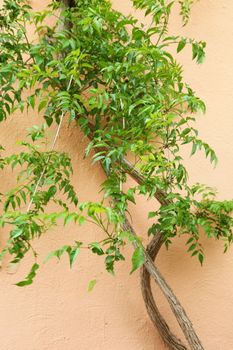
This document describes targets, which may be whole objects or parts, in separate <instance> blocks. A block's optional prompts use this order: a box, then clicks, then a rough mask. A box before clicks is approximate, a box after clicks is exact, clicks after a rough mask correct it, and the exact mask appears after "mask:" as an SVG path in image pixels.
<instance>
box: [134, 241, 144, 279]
mask: <svg viewBox="0 0 233 350" xmlns="http://www.w3.org/2000/svg"><path fill="white" fill-rule="evenodd" d="M144 262H145V253H144V249H143V248H142V247H141V246H139V247H137V248H136V249H135V251H134V253H133V255H132V270H131V273H133V272H134V271H135V270H137V269H138V268H139V267H141V266H142V265H143V264H144Z"/></svg>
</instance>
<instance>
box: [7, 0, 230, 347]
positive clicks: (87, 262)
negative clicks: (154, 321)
mask: <svg viewBox="0 0 233 350" xmlns="http://www.w3.org/2000/svg"><path fill="white" fill-rule="evenodd" d="M44 3H45V1H43V2H41V1H40V2H38V1H36V0H34V4H35V6H37V7H38V8H40V6H43V4H44ZM114 6H115V7H116V8H118V9H120V10H122V11H124V12H126V13H128V12H130V1H129V0H114ZM139 16H140V14H139ZM173 22H174V23H173V24H172V26H173V28H174V31H177V32H178V30H180V22H178V20H177V19H175V20H174V21H173ZM184 33H187V35H190V36H192V37H196V38H200V39H205V40H206V41H207V42H208V47H207V59H206V62H205V64H204V65H203V66H196V65H195V64H192V63H190V60H189V55H190V52H188V51H185V53H184V54H182V56H180V57H181V59H182V61H183V63H184V64H185V76H186V78H187V80H188V81H189V82H190V83H191V84H192V86H193V87H194V89H195V90H196V91H197V92H198V94H199V95H200V96H201V97H203V99H204V100H205V101H206V103H207V108H208V112H207V115H206V116H205V117H202V118H200V120H199V122H198V126H199V129H200V134H201V136H202V137H204V138H205V139H206V140H207V141H208V142H209V143H210V144H212V145H213V146H214V148H215V149H216V151H217V153H218V156H219V165H218V167H217V169H216V170H213V169H212V168H211V166H210V165H209V164H208V162H206V161H205V159H204V157H202V156H201V155H198V156H195V157H193V158H192V159H191V160H190V159H189V158H188V157H187V164H188V166H189V169H190V171H191V176H190V178H191V181H199V182H203V183H204V182H207V183H209V184H211V185H213V186H216V187H218V189H219V198H231V197H232V178H233V169H232V147H233V138H232V134H233V133H232V131H233V122H232V108H233V93H232V86H233V68H232V62H233V47H232V36H233V35H232V34H233V1H232V0H218V1H216V0H201V1H200V2H198V3H197V4H196V5H195V6H194V9H193V13H192V19H191V22H190V24H189V25H188V27H187V28H186V29H185V30H184ZM30 123H32V119H31V116H28V117H25V116H24V117H22V116H20V115H18V116H15V117H14V118H11V119H9V120H8V121H7V122H6V123H5V124H1V128H0V143H1V144H4V145H6V146H7V150H8V151H9V152H12V150H14V149H16V146H15V142H16V140H19V139H22V138H23V137H24V134H25V128H26V127H27V126H29V125H30ZM33 123H35V120H33ZM84 146H85V141H83V140H82V137H81V135H80V134H79V132H78V131H77V130H75V129H72V128H69V129H68V128H66V127H64V128H63V130H62V135H61V137H60V139H59V142H58V149H60V150H62V149H64V150H66V151H68V152H70V154H71V155H72V159H73V165H74V169H75V174H74V185H75V186H76V187H77V189H78V190H79V195H80V199H81V200H87V199H92V200H95V199H97V198H98V184H99V183H100V181H102V179H103V174H102V171H101V169H100V168H99V167H98V166H91V165H90V164H89V162H88V161H83V159H82V152H83V149H84ZM12 177H13V175H12V173H11V172H10V171H9V172H6V173H5V174H4V176H3V177H2V178H1V189H2V188H4V190H6V189H7V188H8V187H9V186H10V185H11V183H12V181H13V180H12ZM152 205H153V203H152V202H151V203H145V202H143V201H140V203H139V205H138V206H137V207H136V208H133V213H134V225H135V227H136V228H137V230H138V232H140V234H141V235H143V234H144V232H146V226H147V222H146V208H149V207H151V206H152ZM5 236H6V232H2V233H1V238H0V244H1V245H2V243H3V241H4V237H5ZM85 237H86V238H87V239H91V240H95V239H97V238H99V237H101V232H100V231H98V230H97V229H96V228H95V227H93V226H88V225H86V226H85V227H82V228H78V227H72V226H70V227H69V228H67V229H66V230H65V231H64V228H63V227H58V228H57V229H56V230H54V231H53V232H51V233H49V234H48V235H47V236H46V237H44V238H43V239H41V240H40V242H37V243H36V246H37V248H38V250H39V251H40V253H41V259H43V257H44V256H45V255H46V254H47V253H48V252H49V251H51V250H53V249H56V248H57V247H59V246H61V245H62V244H64V243H67V242H72V239H74V238H75V239H79V238H80V239H85ZM183 243H184V242H183V241H182V240H181V239H180V240H177V241H176V242H175V243H174V245H173V246H172V248H171V249H170V250H169V251H165V250H163V251H162V252H161V253H160V257H159V259H158V265H159V267H160V269H161V271H162V272H163V274H164V276H165V277H166V278H167V281H169V283H170V285H171V286H172V288H173V289H174V291H175V292H176V293H177V295H178V297H179V298H180V300H181V302H182V303H183V305H184V306H185V308H186V310H187V312H188V314H189V316H190V317H191V319H192V321H193V323H194V325H195V327H196V330H197V331H198V334H199V335H200V337H201V339H202V340H203V343H204V347H205V349H206V350H232V349H233V332H232V324H233V251H232V250H230V251H229V252H228V253H227V254H225V255H223V254H222V250H223V249H222V246H221V244H220V243H218V242H213V241H208V240H205V242H204V243H205V246H206V262H205V265H204V267H203V268H201V267H200V266H199V264H198V263H197V261H196V260H194V259H191V258H190V257H189V256H188V255H187V254H185V253H183V251H184V245H183ZM128 250H129V251H130V252H131V248H129V249H128ZM100 260H101V259H99V258H95V257H93V256H91V255H90V254H88V253H82V255H81V256H80V258H79V260H78V263H77V264H76V265H75V267H74V268H73V270H70V269H69V266H68V262H67V260H66V259H65V258H64V259H63V260H62V262H61V263H57V262H56V261H50V262H48V263H47V264H46V265H43V266H42V268H41V271H40V272H39V274H38V278H37V279H36V281H35V283H34V284H33V285H32V286H30V287H27V288H23V289H20V288H18V287H16V286H14V285H13V284H14V283H15V282H17V281H19V280H20V279H21V278H22V277H24V276H25V273H27V272H28V269H29V267H30V263H31V259H30V257H28V258H27V260H26V261H24V263H23V264H22V265H21V266H20V267H19V269H18V271H11V270H10V269H9V268H7V262H4V264H3V266H2V269H1V274H0V285H1V286H0V349H1V350H77V349H78V350H87V349H92V348H93V349H95V350H107V349H108V350H118V349H120V350H163V349H164V346H163V344H162V343H161V340H160V339H159V337H158V334H157V333H156V331H155V330H154V329H153V328H152V326H151V323H150V320H149V319H148V317H147V315H146V312H145V310H144V305H143V302H142V297H141V295H140V290H139V281H138V272H136V273H135V274H133V275H129V271H130V261H129V260H128V261H127V262H126V264H121V265H119V266H118V269H117V274H116V277H114V278H113V277H112V276H110V275H108V274H107V273H106V272H105V271H104V266H103V264H102V261H100ZM93 278H96V279H97V280H98V284H97V285H96V287H95V289H94V291H93V292H92V293H87V291H86V290H87V285H88V282H89V281H90V280H91V279H93ZM156 293H157V294H156V295H157V297H158V300H159V302H160V305H161V310H162V312H163V313H164V315H166V317H167V319H168V320H169V322H170V323H171V325H172V327H173V328H174V329H176V328H177V326H176V324H175V321H174V319H173V316H172V315H171V312H170V311H169V308H168V306H167V304H166V302H165V301H164V300H163V298H162V296H161V295H160V293H159V292H158V291H156Z"/></svg>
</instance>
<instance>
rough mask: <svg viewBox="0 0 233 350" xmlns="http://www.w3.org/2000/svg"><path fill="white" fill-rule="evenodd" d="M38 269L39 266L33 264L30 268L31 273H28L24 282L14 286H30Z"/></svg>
mask: <svg viewBox="0 0 233 350" xmlns="http://www.w3.org/2000/svg"><path fill="white" fill-rule="evenodd" d="M38 269H39V265H38V264H36V263H35V264H34V265H33V266H32V268H31V271H30V272H29V274H28V275H27V276H26V278H25V280H24V281H21V282H18V283H16V286H18V287H24V286H28V285H30V284H32V283H33V280H34V278H35V276H36V271H37V270H38Z"/></svg>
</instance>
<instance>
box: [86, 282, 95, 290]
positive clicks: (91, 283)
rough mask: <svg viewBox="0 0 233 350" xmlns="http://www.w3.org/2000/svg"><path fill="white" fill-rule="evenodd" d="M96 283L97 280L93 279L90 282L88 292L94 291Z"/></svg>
mask: <svg viewBox="0 0 233 350" xmlns="http://www.w3.org/2000/svg"><path fill="white" fill-rule="evenodd" d="M96 283H97V280H92V281H90V282H89V284H88V289H87V290H88V292H92V291H93V289H94V287H95V285H96Z"/></svg>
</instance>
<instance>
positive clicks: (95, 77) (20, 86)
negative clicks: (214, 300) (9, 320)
mask: <svg viewBox="0 0 233 350" xmlns="http://www.w3.org/2000/svg"><path fill="white" fill-rule="evenodd" d="M193 2H194V1H192V0H184V1H179V3H180V13H181V18H182V21H183V24H184V25H185V24H186V23H187V21H188V18H189V14H190V7H191V5H192V3H193ZM132 3H133V6H134V7H135V8H139V9H141V10H143V11H144V12H145V16H149V17H150V19H151V25H150V26H146V25H143V24H142V23H140V22H139V21H138V20H137V19H135V18H134V17H133V16H124V15H123V14H121V13H119V12H117V11H115V10H113V9H112V6H111V3H110V2H109V1H107V0H79V1H71V2H64V3H61V2H59V1H51V2H50V3H49V4H48V6H47V7H46V8H45V9H44V10H42V11H40V12H35V11H34V10H33V9H32V8H31V6H30V4H29V2H28V1H26V0H16V1H12V0H4V4H3V7H2V9H1V12H0V27H1V33H0V84H1V96H0V121H1V122H2V123H4V121H5V119H7V117H8V116H9V115H12V114H13V113H15V112H16V111H18V110H19V111H21V112H23V111H24V110H25V109H26V110H27V111H28V113H32V111H33V115H35V114H36V113H37V114H38V115H42V117H43V118H44V123H43V124H42V125H33V126H32V127H31V129H30V130H29V131H28V138H27V140H23V141H22V142H21V145H20V146H22V147H24V151H19V153H16V154H12V155H10V156H5V155H4V152H5V150H4V145H2V146H1V158H0V168H1V169H2V170H3V169H5V168H6V167H11V168H12V169H14V170H15V174H17V186H16V187H14V188H12V189H11V190H10V191H8V192H7V193H4V194H1V197H0V198H1V203H2V212H1V215H0V227H4V226H7V227H10V228H11V229H10V234H9V239H8V242H7V245H6V246H5V247H4V248H3V250H2V253H1V256H2V258H3V256H4V255H5V254H11V255H12V256H13V258H12V263H19V262H20V261H21V260H22V259H23V258H24V256H25V254H27V253H28V252H29V251H32V252H33V254H34V256H35V259H36V257H37V252H36V251H35V250H34V248H33V241H34V240H35V239H38V238H41V239H42V236H43V235H44V234H45V232H46V231H48V230H49V229H50V228H51V227H54V226H56V224H57V223H58V222H61V221H63V222H64V225H67V224H69V222H75V223H77V224H79V225H83V224H85V222H86V221H91V222H93V223H94V224H97V225H98V226H99V227H100V228H101V229H102V230H103V232H104V233H105V235H106V237H105V239H104V240H102V239H101V240H100V241H99V242H98V241H97V242H89V245H88V249H89V250H90V251H92V252H93V253H94V254H97V255H101V256H104V257H105V265H106V269H107V271H108V272H110V273H113V272H114V265H115V263H116V262H117V261H120V260H124V256H123V252H122V247H123V246H124V245H125V244H133V245H134V247H135V250H134V253H133V255H132V272H133V271H134V270H136V269H137V268H139V267H141V266H142V265H143V264H144V268H143V269H146V270H143V271H144V272H143V273H144V275H143V273H142V276H144V278H142V285H143V286H144V295H145V299H146V300H147V301H148V300H149V301H150V303H152V304H150V305H152V306H150V307H148V303H147V301H146V303H147V308H150V310H149V311H150V312H151V317H152V320H153V315H156V312H157V310H156V309H155V307H156V305H155V304H154V301H153V297H152V294H150V295H149V294H148V293H147V292H148V291H147V292H146V290H147V287H148V283H149V280H148V276H149V277H150V276H152V277H153V278H154V279H155V281H156V282H157V283H158V284H159V286H160V287H161V288H162V290H163V292H164V294H165V295H166V296H167V297H168V298H169V295H170V294H169V293H172V291H171V290H170V289H169V287H168V286H167V285H165V287H163V286H164V284H163V283H162V282H161V281H162V280H161V278H162V277H161V276H160V274H159V272H158V271H157V268H156V267H155V265H154V264H153V262H152V260H151V259H153V258H155V256H156V254H157V252H158V250H159V248H160V246H161V245H162V244H165V245H166V246H167V247H169V246H170V244H172V242H173V240H174V239H175V237H176V236H177V235H185V236H187V247H188V248H187V250H188V252H189V253H190V254H191V255H192V256H197V258H198V259H199V261H200V263H201V264H202V263H203V260H204V250H203V247H202V245H201V244H200V232H201V230H202V231H203V232H204V233H205V234H206V235H207V236H208V237H212V238H215V239H218V240H222V241H223V242H224V246H225V250H227V249H228V247H229V246H230V244H231V243H232V239H233V235H232V217H231V213H232V210H233V202H232V201H218V200H217V199H216V193H215V190H213V189H212V188H209V187H208V186H205V185H202V184H195V185H192V186H191V185H190V184H189V182H188V172H187V169H186V167H185V166H184V164H183V159H182V156H181V150H182V147H183V146H184V145H190V146H191V155H193V154H195V153H196V152H197V151H202V152H204V153H205V155H206V158H208V159H209V160H210V162H211V163H212V164H213V165H214V166H215V165H216V163H217V157H216V154H215V152H214V150H213V149H212V148H211V147H210V146H209V145H208V144H207V143H206V142H205V141H203V140H201V139H200V138H199V136H198V130H197V129H196V128H195V118H196V113H197V112H198V113H199V112H205V104H204V102H203V101H202V100H201V99H200V98H199V97H198V96H196V94H195V93H194V91H193V90H192V88H191V87H190V86H189V85H188V84H187V83H186V82H185V81H184V79H183V74H182V66H181V65H180V64H179V63H178V62H177V59H176V57H175V56H173V55H172V54H171V51H170V48H171V47H175V48H176V50H177V53H179V52H180V51H182V50H184V49H185V47H186V46H187V47H188V48H187V49H188V50H190V52H191V55H192V59H193V60H195V61H196V62H197V63H198V64H200V63H202V62H203V60H204V57H205V46H206V44H205V42H203V41H196V40H194V39H191V38H186V37H183V36H172V35H170V34H169V35H168V26H169V17H170V16H171V14H172V11H173V6H174V3H173V2H171V3H169V2H167V1H165V0H133V1H132ZM48 19H50V22H48ZM48 23H52V24H48ZM28 25H31V26H32V27H33V28H34V30H35V34H36V38H37V39H36V40H35V39H32V38H31V37H28V34H27V26H28ZM25 92H26V94H25ZM65 123H70V124H71V125H72V127H78V128H80V129H81V131H82V132H83V134H84V135H85V137H87V138H88V140H89V143H88V146H87V148H86V150H85V157H89V158H91V159H92V161H93V162H99V163H101V165H102V167H103V170H104V172H105V174H106V179H105V181H104V182H103V183H102V184H100V188H101V189H102V193H103V197H102V200H101V201H99V202H98V203H94V202H80V201H79V196H78V193H76V190H75V188H74V187H73V186H72V164H71V160H70V157H69V155H68V154H66V153H61V152H58V151H57V150H56V141H57V138H58V136H59V133H60V130H61V128H62V127H63V125H64V124H65ZM52 124H56V125H57V129H56V132H55V135H54V138H53V140H52V146H51V147H50V148H49V147H47V149H46V148H45V145H44V139H45V137H46V135H47V131H48V130H49V128H50V126H51V125H52ZM77 151H78V149H77ZM129 159H133V161H130V160H129ZM129 177H131V178H133V179H134V180H135V182H134V183H133V184H132V185H131V186H130V187H129V188H128V189H127V190H125V186H124V184H125V183H126V182H127V180H128V178H129ZM137 194H140V195H143V196H145V197H146V198H151V197H155V198H156V199H157V201H158V202H159V203H160V208H159V209H153V208H151V211H150V212H149V213H148V219H150V221H151V225H150V228H149V230H148V235H149V236H151V237H152V243H151V245H150V247H148V249H147V250H146V248H145V247H144V246H143V244H142V242H141V240H140V238H139V237H138V236H137V234H136V232H135V231H134V229H133V224H132V223H131V219H130V212H129V203H130V202H133V203H134V204H136V195H137ZM50 203H55V204H56V205H57V208H58V209H57V211H56V212H52V213H51V212H50V211H49V210H48V206H49V204H50ZM82 245H83V243H82V242H81V241H76V242H74V244H73V245H72V246H71V245H66V246H63V247H58V249H57V250H56V251H54V252H51V253H50V254H49V256H48V257H47V259H50V258H52V257H57V258H60V257H61V256H62V255H63V254H68V256H69V260H70V265H71V266H72V265H73V264H74V263H75V260H76V258H77V257H78V254H79V251H80V249H81V248H82ZM152 247H153V249H154V250H153V252H152V250H151V249H152ZM185 249H186V248H185ZM38 268H39V265H38V263H37V261H36V260H35V263H34V265H33V266H32V269H31V271H30V273H29V274H28V276H27V277H26V278H25V280H23V281H21V282H19V283H18V285H19V286H25V285H28V284H31V283H32V282H33V279H34V277H35V275H36V271H37V270H38ZM148 273H149V275H146V274H148ZM146 280H147V284H146V285H145V281H146ZM165 284H166V283H165ZM162 285H163V286H162ZM177 303H178V301H177V300H176V303H175V304H176V305H175V304H174V305H172V301H171V303H170V305H171V307H172V310H173V312H174V313H175V315H176V317H177V319H178V322H179V324H180V326H181V328H182V330H183V332H184V334H185V336H186V339H187V340H188V342H189V344H190V346H191V348H192V349H202V348H203V347H202V346H201V343H200V341H199V339H198V338H197V336H196V334H195V332H194V330H193V328H192V324H191V323H190V322H189V320H188V321H187V319H186V318H185V317H186V314H185V312H184V310H183V309H182V307H181V306H179V303H178V304H177ZM177 305H178V306H179V307H178V308H177ZM178 309H179V310H178ZM180 315H181V317H180ZM184 316H185V317H184ZM156 317H157V318H156ZM156 317H155V318H154V320H153V321H154V323H155V325H156V326H157V327H159V326H158V323H160V325H161V324H162V325H163V326H164V328H161V329H163V331H161V329H160V333H161V335H162V336H163V338H164V340H165V341H166V343H167V344H168V345H169V347H170V348H171V349H186V347H185V346H184V345H182V344H181V342H180V341H178V340H177V339H175V337H174V336H173V335H172V334H171V333H169V332H170V331H169V329H168V328H166V324H165V323H163V322H165V321H164V320H163V319H162V318H161V315H160V314H159V313H157V316H156Z"/></svg>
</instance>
